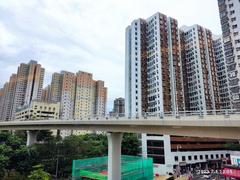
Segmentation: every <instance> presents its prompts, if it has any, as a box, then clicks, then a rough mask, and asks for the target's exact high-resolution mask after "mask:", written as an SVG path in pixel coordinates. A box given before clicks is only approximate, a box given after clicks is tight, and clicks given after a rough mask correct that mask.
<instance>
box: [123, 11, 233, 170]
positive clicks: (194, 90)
mask: <svg viewBox="0 0 240 180" xmlns="http://www.w3.org/2000/svg"><path fill="white" fill-rule="evenodd" d="M125 35H126V49H125V53H126V54H125V83H126V85H125V97H126V99H125V102H126V106H125V111H126V114H128V115H130V116H136V115H139V114H140V115H141V113H146V112H147V113H150V114H158V115H159V114H160V115H161V114H162V115H164V114H167V113H171V114H173V115H178V113H180V111H184V110H190V111H197V112H199V111H202V112H204V110H217V109H219V108H220V98H219V93H218V92H219V90H218V89H219V85H218V82H217V67H216V60H215V52H214V47H213V38H212V33H211V31H210V30H207V29H205V28H203V27H201V26H199V25H194V26H191V27H184V28H182V29H181V30H179V29H178V22H177V20H175V19H173V18H170V17H167V16H165V15H163V14H161V13H156V14H154V15H153V16H151V17H150V18H148V19H146V20H143V19H137V20H134V21H133V22H132V23H131V25H130V26H128V27H127V28H126V34H125ZM141 141H142V155H143V156H144V157H146V156H148V157H152V158H153V162H154V164H155V165H154V172H155V173H157V174H166V173H169V172H173V169H174V168H176V165H179V164H180V163H181V164H185V165H184V166H186V165H188V164H191V165H193V166H194V167H196V166H198V164H199V163H203V164H206V163H207V162H208V159H209V160H213V161H215V160H218V159H219V158H220V157H226V154H227V153H228V152H227V151H225V150H224V146H220V144H224V143H225V142H224V141H222V140H212V142H211V143H209V144H206V142H205V141H207V140H206V139H201V138H200V139H199V138H195V139H191V138H186V137H173V136H169V135H154V134H142V136H141ZM220 141H221V142H220ZM188 142H189V143H188ZM193 142H194V143H195V145H196V147H198V148H194V147H195V145H191V143H192V144H193ZM212 143H216V144H218V145H216V147H213V146H212ZM179 144H180V145H181V147H182V149H181V151H185V152H180V151H178V145H179ZM185 144H189V145H185ZM197 145H198V146H197ZM176 149H177V150H176ZM186 151H188V152H186ZM187 154H189V155H188V157H187ZM190 156H191V157H190ZM175 157H176V159H174V158H175ZM180 158H181V159H180ZM188 158H189V159H188ZM191 165H190V166H191Z"/></svg>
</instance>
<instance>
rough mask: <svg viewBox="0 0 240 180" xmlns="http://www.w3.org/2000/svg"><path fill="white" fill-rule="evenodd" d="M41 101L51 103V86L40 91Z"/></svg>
mask: <svg viewBox="0 0 240 180" xmlns="http://www.w3.org/2000/svg"><path fill="white" fill-rule="evenodd" d="M41 101H43V102H51V85H48V86H47V87H45V88H44V89H43V90H42V97H41Z"/></svg>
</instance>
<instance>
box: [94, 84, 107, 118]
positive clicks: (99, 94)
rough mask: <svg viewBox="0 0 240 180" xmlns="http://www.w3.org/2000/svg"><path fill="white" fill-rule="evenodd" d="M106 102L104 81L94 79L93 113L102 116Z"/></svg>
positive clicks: (104, 112)
mask: <svg viewBox="0 0 240 180" xmlns="http://www.w3.org/2000/svg"><path fill="white" fill-rule="evenodd" d="M106 104H107V88H106V87H105V86H104V81H100V80H98V81H95V105H94V106H95V108H94V115H95V116H96V117H103V116H105V114H106Z"/></svg>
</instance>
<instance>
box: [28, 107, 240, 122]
mask: <svg viewBox="0 0 240 180" xmlns="http://www.w3.org/2000/svg"><path fill="white" fill-rule="evenodd" d="M231 115H239V117H240V111H239V110H235V109H222V110H207V111H178V112H176V111H173V112H164V113H156V112H143V113H140V114H139V113H133V114H125V113H124V114H121V113H110V114H106V115H102V116H99V115H93V116H89V117H81V118H69V120H70V119H71V120H147V119H152V120H161V119H162V120H164V119H171V118H172V119H174V120H176V119H179V120H184V119H185V118H187V117H195V118H196V117H197V118H198V119H205V117H211V116H224V118H225V119H229V118H230V116H231ZM188 119H189V118H188ZM27 120H33V119H27ZM27 120H25V121H27ZM49 120H53V119H49ZM63 120H68V119H66V118H64V119H63Z"/></svg>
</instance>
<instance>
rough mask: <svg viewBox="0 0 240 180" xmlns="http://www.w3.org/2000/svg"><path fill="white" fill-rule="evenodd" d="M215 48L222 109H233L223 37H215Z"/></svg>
mask: <svg viewBox="0 0 240 180" xmlns="http://www.w3.org/2000/svg"><path fill="white" fill-rule="evenodd" d="M213 48H214V54H215V60H216V69H217V80H218V85H219V96H220V106H221V109H223V110H224V109H232V103H231V99H230V98H231V96H230V90H229V82H228V77H227V65H226V59H225V53H224V45H223V39H222V36H214V38H213Z"/></svg>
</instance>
